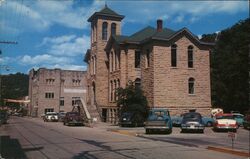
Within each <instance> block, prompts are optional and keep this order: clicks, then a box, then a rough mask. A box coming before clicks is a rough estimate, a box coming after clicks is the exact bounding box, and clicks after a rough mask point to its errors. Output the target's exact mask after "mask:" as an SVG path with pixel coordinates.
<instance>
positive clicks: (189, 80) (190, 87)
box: [188, 78, 195, 94]
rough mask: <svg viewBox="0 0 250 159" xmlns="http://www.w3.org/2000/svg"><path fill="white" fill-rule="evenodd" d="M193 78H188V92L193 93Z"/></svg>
mask: <svg viewBox="0 0 250 159" xmlns="http://www.w3.org/2000/svg"><path fill="white" fill-rule="evenodd" d="M194 81H195V80H194V78H189V79H188V93H189V94H194Z"/></svg>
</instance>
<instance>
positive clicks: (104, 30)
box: [102, 22, 108, 40]
mask: <svg viewBox="0 0 250 159" xmlns="http://www.w3.org/2000/svg"><path fill="white" fill-rule="evenodd" d="M107 38H108V23H107V22H103V23H102V40H107Z"/></svg>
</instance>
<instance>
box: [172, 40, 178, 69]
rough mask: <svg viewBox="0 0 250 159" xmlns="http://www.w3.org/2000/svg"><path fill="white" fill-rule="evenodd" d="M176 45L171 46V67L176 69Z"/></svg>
mask: <svg viewBox="0 0 250 159" xmlns="http://www.w3.org/2000/svg"><path fill="white" fill-rule="evenodd" d="M176 50H177V45H175V44H174V45H172V46H171V66H172V67H176V66H177V55H176Z"/></svg>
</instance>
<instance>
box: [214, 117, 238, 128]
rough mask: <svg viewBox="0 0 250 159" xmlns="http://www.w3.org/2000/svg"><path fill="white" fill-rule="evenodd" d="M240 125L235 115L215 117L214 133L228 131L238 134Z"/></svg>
mask: <svg viewBox="0 0 250 159" xmlns="http://www.w3.org/2000/svg"><path fill="white" fill-rule="evenodd" d="M237 128H238V124H237V122H236V120H235V119H234V116H233V114H217V115H216V116H215V123H214V131H218V130H226V131H234V132H237Z"/></svg>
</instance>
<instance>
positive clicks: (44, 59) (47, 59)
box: [19, 54, 73, 65]
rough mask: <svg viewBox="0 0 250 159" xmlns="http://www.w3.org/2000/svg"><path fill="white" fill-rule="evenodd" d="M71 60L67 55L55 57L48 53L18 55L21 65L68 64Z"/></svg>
mask: <svg viewBox="0 0 250 159" xmlns="http://www.w3.org/2000/svg"><path fill="white" fill-rule="evenodd" d="M71 62H73V60H72V59H71V58H68V57H57V56H52V55H49V54H42V55H36V56H34V57H32V56H30V55H24V56H22V57H19V63H20V64H21V65H39V64H43V65H44V64H46V65H48V64H49V65H50V64H58V63H59V64H60V63H62V64H69V63H71Z"/></svg>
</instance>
